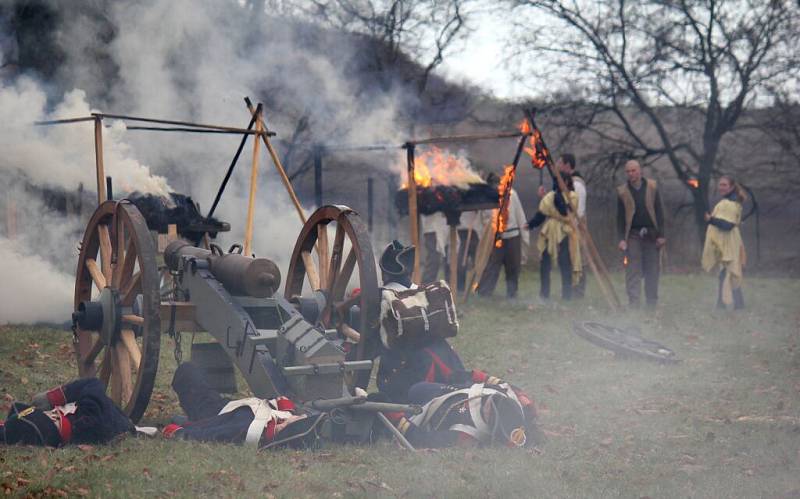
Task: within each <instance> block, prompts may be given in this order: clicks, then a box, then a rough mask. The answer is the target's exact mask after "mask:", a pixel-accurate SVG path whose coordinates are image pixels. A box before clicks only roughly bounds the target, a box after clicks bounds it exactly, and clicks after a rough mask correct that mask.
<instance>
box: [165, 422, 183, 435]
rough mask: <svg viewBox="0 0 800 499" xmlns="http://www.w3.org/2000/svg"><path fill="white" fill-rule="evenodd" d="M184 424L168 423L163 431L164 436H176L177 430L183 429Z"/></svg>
mask: <svg viewBox="0 0 800 499" xmlns="http://www.w3.org/2000/svg"><path fill="white" fill-rule="evenodd" d="M182 429H183V426H179V425H176V424H175V423H172V424H168V425H167V426H165V427H164V429H163V430H162V431H161V434H162V435H164V438H172V437H174V436H175V432H176V431H178V430H182Z"/></svg>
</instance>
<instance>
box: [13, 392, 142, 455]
mask: <svg viewBox="0 0 800 499" xmlns="http://www.w3.org/2000/svg"><path fill="white" fill-rule="evenodd" d="M135 431H136V427H135V426H134V425H133V423H132V422H131V420H130V419H129V418H128V416H126V415H125V413H124V412H122V410H120V408H119V407H117V406H116V405H115V404H114V402H113V401H112V400H111V399H110V398H108V396H107V395H106V394H105V386H104V385H103V383H101V382H100V380H98V379H97V378H86V379H79V380H75V381H72V382H71V383H67V384H66V385H61V386H58V387H56V388H53V389H52V390H48V391H46V392H42V393H39V394H37V395H35V396H34V397H33V401H32V403H31V404H24V403H22V402H14V403H13V404H12V406H11V410H10V411H9V413H8V417H7V418H6V420H5V422H0V441H2V443H4V444H6V445H14V444H21V445H40V446H47V447H61V446H63V445H67V444H103V443H107V442H109V441H111V440H112V439H114V438H115V437H117V436H119V435H124V434H132V433H134V432H135Z"/></svg>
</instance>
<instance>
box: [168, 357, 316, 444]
mask: <svg viewBox="0 0 800 499" xmlns="http://www.w3.org/2000/svg"><path fill="white" fill-rule="evenodd" d="M172 389H173V390H175V393H176V394H177V395H178V400H179V402H180V405H181V408H183V410H184V412H185V413H186V416H187V421H186V422H181V423H180V424H178V423H173V424H170V425H167V426H166V427H165V428H164V430H163V431H162V434H163V435H164V436H165V437H166V438H175V439H185V440H196V441H200V442H227V443H236V444H247V445H252V446H256V447H258V448H261V449H263V448H271V447H278V446H289V447H292V448H306V447H311V446H313V445H314V443H315V441H316V440H317V438H318V426H319V424H320V423H321V422H322V420H323V417H324V414H321V413H313V414H308V413H306V414H298V412H299V411H298V410H297V408H296V407H295V404H294V403H293V402H292V401H291V400H289V399H288V398H286V397H278V398H276V399H271V400H264V399H259V398H255V397H251V398H245V399H240V400H230V399H227V398H225V397H222V396H221V395H220V394H219V392H217V391H216V390H214V389H213V388H212V387H211V386H210V385H209V383H208V381H207V380H206V378H205V376H204V375H203V373H202V372H201V371H200V369H199V368H198V367H197V366H196V365H195V364H193V363H191V362H185V363H183V364H181V365H180V366H178V369H177V370H176V371H175V376H174V377H173V379H172Z"/></svg>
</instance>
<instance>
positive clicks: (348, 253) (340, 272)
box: [285, 205, 380, 386]
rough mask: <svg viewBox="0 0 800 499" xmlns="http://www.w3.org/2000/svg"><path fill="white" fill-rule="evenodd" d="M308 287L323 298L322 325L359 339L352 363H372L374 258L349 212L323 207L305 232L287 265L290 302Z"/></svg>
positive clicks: (376, 311)
mask: <svg viewBox="0 0 800 499" xmlns="http://www.w3.org/2000/svg"><path fill="white" fill-rule="evenodd" d="M331 236H332V237H331ZM304 284H305V286H306V289H307V290H308V291H310V292H316V294H317V295H318V296H319V295H320V293H321V295H322V296H323V297H324V306H323V308H322V310H321V313H320V315H319V320H318V325H320V326H323V327H325V328H326V329H334V328H335V329H336V330H337V331H339V334H340V335H341V336H342V337H343V338H348V339H350V341H351V342H353V341H354V338H356V337H358V338H359V339H358V341H357V346H356V347H355V348H354V349H353V350H352V351H351V353H350V355H348V358H349V359H351V360H364V359H372V358H374V356H375V354H376V351H377V340H378V328H379V326H378V316H379V308H380V295H379V290H378V277H377V273H376V270H375V257H374V256H373V253H372V244H371V243H370V239H369V232H368V231H367V227H366V225H365V224H364V223H363V222H362V221H361V218H360V217H359V216H358V214H357V213H356V212H354V211H353V210H351V209H350V208H348V207H346V206H330V205H329V206H323V207H322V208H319V209H318V210H317V211H315V212H314V213H313V214H312V215H311V217H309V219H308V221H307V222H306V224H305V225H304V226H303V229H302V231H301V232H300V236H299V237H298V239H297V243H296V244H295V247H294V251H293V252H292V259H291V261H290V264H289V273H288V276H287V279H286V291H285V297H286V299H288V300H290V301H291V300H292V299H293V298H296V297H299V296H302V295H303V287H304ZM354 305H356V306H358V307H359V309H360V313H359V314H358V320H357V321H356V322H357V324H352V323H351V322H352V321H351V319H350V318H351V314H350V311H351V309H352V308H353V306H354ZM368 374H369V373H367V375H368ZM368 380H369V378H368V376H367V381H368ZM358 385H359V386H361V385H362V384H361V383H358Z"/></svg>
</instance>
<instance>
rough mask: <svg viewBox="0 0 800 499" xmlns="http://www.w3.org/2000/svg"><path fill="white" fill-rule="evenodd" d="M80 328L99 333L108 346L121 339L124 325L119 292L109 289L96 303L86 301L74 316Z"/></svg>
mask: <svg viewBox="0 0 800 499" xmlns="http://www.w3.org/2000/svg"><path fill="white" fill-rule="evenodd" d="M73 318H74V320H75V321H76V322H77V324H78V326H79V327H80V328H81V329H83V330H86V331H97V332H98V333H100V339H101V340H102V341H103V343H105V344H106V345H111V344H113V343H114V342H116V340H117V338H119V332H120V329H121V323H122V304H121V303H120V298H119V292H118V291H117V290H115V289H113V288H110V287H107V288H104V289H103V290H102V291H101V292H100V296H99V297H98V298H97V300H95V301H84V302H81V303H80V305H78V311H77V312H75V313H74V314H73Z"/></svg>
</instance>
